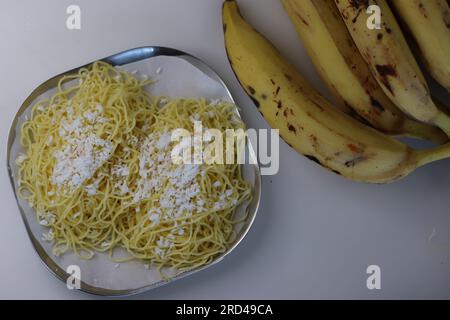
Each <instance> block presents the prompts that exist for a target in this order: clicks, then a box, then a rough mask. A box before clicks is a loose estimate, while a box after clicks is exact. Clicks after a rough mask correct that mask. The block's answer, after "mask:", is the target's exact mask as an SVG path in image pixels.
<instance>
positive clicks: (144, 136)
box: [16, 62, 251, 270]
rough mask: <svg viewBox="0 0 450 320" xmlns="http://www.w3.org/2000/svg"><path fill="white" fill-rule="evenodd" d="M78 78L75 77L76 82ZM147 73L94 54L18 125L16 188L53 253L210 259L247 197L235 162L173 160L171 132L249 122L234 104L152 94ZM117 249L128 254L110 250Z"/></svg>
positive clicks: (179, 261) (184, 264)
mask: <svg viewBox="0 0 450 320" xmlns="http://www.w3.org/2000/svg"><path fill="white" fill-rule="evenodd" d="M70 80H74V81H70ZM68 81H70V82H68ZM147 85H151V81H150V80H139V79H138V78H137V77H135V76H134V75H132V74H130V73H127V72H125V71H123V70H118V69H116V68H114V67H112V66H110V65H109V64H107V63H104V62H96V63H94V64H93V65H91V66H90V67H89V68H84V69H81V70H80V71H79V73H78V74H76V75H72V76H67V77H64V78H63V79H61V81H60V83H59V85H58V91H57V92H56V93H55V94H54V95H53V96H52V97H51V98H50V99H48V100H45V101H40V102H38V103H37V104H36V105H34V106H33V109H32V113H31V116H30V119H29V120H27V121H25V122H24V124H23V126H22V128H21V137H20V138H21V144H22V146H23V148H24V150H25V151H24V154H22V155H20V156H19V157H18V159H17V160H16V163H17V165H18V167H19V179H20V180H19V195H20V197H21V198H23V199H26V200H27V201H28V203H29V204H30V206H32V207H33V208H34V210H35V212H36V216H37V219H38V221H39V223H40V224H41V225H44V226H46V227H47V228H48V229H47V232H46V233H44V234H43V237H44V239H45V240H46V241H49V242H52V243H53V253H54V254H55V255H60V254H63V253H65V252H67V251H72V252H74V253H75V254H77V255H78V256H79V257H80V258H82V259H90V258H92V257H93V256H94V254H95V252H108V253H109V255H110V258H111V259H112V260H113V261H127V260H130V259H135V258H137V259H140V260H142V261H144V262H146V263H151V264H154V265H155V266H157V268H158V270H160V268H161V267H173V268H177V269H179V270H183V269H190V268H194V267H197V266H200V265H203V264H207V263H209V262H211V261H212V260H213V259H214V258H215V257H216V256H217V255H218V254H220V253H222V252H224V251H226V249H227V245H228V244H229V242H230V241H232V238H233V227H234V224H235V223H236V221H235V219H234V218H233V214H234V212H235V209H236V208H237V207H238V206H239V205H240V204H242V203H243V202H245V201H247V200H249V199H250V198H251V188H250V185H249V184H248V183H247V182H246V181H245V180H244V179H243V177H242V172H241V165H239V164H205V163H203V164H202V163H200V164H175V163H174V161H172V158H171V157H172V151H173V149H174V146H175V142H174V141H172V140H171V132H172V131H173V130H175V129H180V128H181V129H185V130H188V131H189V132H193V130H194V124H195V121H201V123H202V125H203V127H204V128H215V129H219V130H221V131H224V130H226V129H243V128H244V124H243V123H242V121H241V120H240V119H239V118H238V117H237V116H236V115H235V111H234V108H235V107H234V106H233V105H231V104H229V103H222V102H216V103H209V102H208V101H206V100H205V99H168V98H165V97H152V96H150V95H149V94H147V93H146V92H145V90H144V87H145V86H147ZM117 248H122V249H124V250H126V252H127V253H128V254H127V256H126V257H120V258H118V257H117V255H116V256H115V255H114V252H115V250H116V249H117Z"/></svg>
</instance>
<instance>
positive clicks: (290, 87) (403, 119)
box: [222, 0, 450, 183]
mask: <svg viewBox="0 0 450 320" xmlns="http://www.w3.org/2000/svg"><path fill="white" fill-rule="evenodd" d="M322 1H323V0H318V1H309V0H299V1H287V0H286V1H284V4H285V5H286V7H289V5H290V4H293V3H294V2H297V4H301V3H306V2H308V3H309V4H310V6H309V7H305V8H308V10H310V11H308V12H309V13H305V11H303V10H304V8H303V7H302V8H299V7H297V9H298V10H300V13H303V14H302V15H300V17H299V20H300V22H301V23H304V24H305V25H306V24H308V25H311V30H312V31H310V32H313V33H314V32H317V34H315V35H314V36H315V37H316V39H317V41H319V42H321V43H324V46H325V47H324V48H323V49H322V50H323V52H326V53H327V54H330V55H331V56H330V59H331V60H332V61H335V62H336V63H337V64H339V65H338V66H337V67H336V69H333V70H338V71H335V72H341V71H342V73H337V74H334V75H333V72H332V71H330V70H324V71H322V72H321V75H322V77H323V78H324V80H325V81H326V82H327V83H328V85H329V86H330V87H331V88H333V86H335V89H334V91H335V94H336V95H338V96H339V97H341V99H342V100H344V101H347V100H348V101H347V103H348V104H349V105H350V106H351V107H352V108H353V109H354V110H356V111H357V112H358V114H359V115H360V116H363V117H364V118H365V119H367V121H368V122H369V123H370V124H371V125H372V126H373V127H376V128H377V129H379V130H376V129H375V128H372V127H371V126H368V125H366V124H364V123H361V122H360V121H358V120H356V119H355V118H353V117H351V116H349V115H348V114H346V113H344V112H342V111H341V110H340V109H338V108H336V107H335V106H333V105H332V104H330V102H328V101H327V100H326V99H325V98H324V97H323V96H321V95H320V94H319V93H318V92H317V91H316V90H315V89H314V88H313V87H312V86H311V85H310V84H309V83H308V82H307V81H306V80H305V79H304V78H303V77H302V76H301V75H300V74H299V73H298V72H297V71H296V70H295V68H294V67H293V66H292V65H291V64H290V63H289V62H288V61H287V60H286V59H285V58H284V57H283V56H282V55H281V54H280V52H279V51H278V50H277V49H276V48H275V47H274V46H273V45H272V44H271V43H270V42H269V41H268V40H267V39H266V38H265V37H264V36H263V35H261V34H260V33H258V32H257V31H256V30H255V29H254V28H253V27H252V26H251V25H249V24H248V23H247V22H246V21H245V20H244V18H243V17H242V16H241V14H240V12H239V9H238V6H237V3H236V1H234V0H228V1H225V2H224V4H223V10H222V18H223V30H224V38H225V47H226V51H227V55H228V59H229V61H230V64H231V67H232V69H233V70H234V72H235V74H236V77H237V78H238V80H239V82H240V83H241V85H242V87H243V89H244V90H245V91H246V93H247V94H248V95H249V96H250V97H251V99H252V100H253V102H254V104H255V105H256V107H257V108H258V110H259V112H260V113H261V114H262V115H263V117H264V118H265V119H266V120H267V122H268V123H269V124H270V125H271V126H272V127H273V128H276V129H279V130H280V135H281V137H282V138H283V139H284V140H285V141H286V142H287V143H288V144H289V145H290V146H291V147H292V148H294V149H295V150H296V151H297V152H299V153H301V154H303V155H305V156H306V157H308V158H309V159H311V160H313V161H315V162H317V163H318V164H320V165H322V166H323V167H325V168H327V169H329V170H331V171H332V172H334V173H336V174H339V175H342V176H344V177H346V178H348V179H351V180H354V181H360V182H369V183H388V182H392V181H396V180H398V179H401V178H403V177H405V176H406V175H408V174H409V173H411V172H412V171H414V170H415V169H416V168H418V167H420V166H423V165H425V164H428V163H430V162H432V161H436V160H440V159H444V158H447V157H450V143H446V144H443V145H440V146H438V147H434V148H430V149H427V150H420V151H419V150H414V149H412V148H410V147H409V146H408V145H406V144H404V143H402V142H400V141H398V140H396V139H395V138H393V137H391V136H388V135H386V134H384V133H382V132H380V131H384V132H388V133H392V134H405V135H413V136H419V137H424V138H430V139H431V138H432V137H434V138H435V140H444V139H443V138H442V136H441V137H440V133H439V131H436V130H437V129H435V128H433V127H431V126H426V125H423V124H421V123H419V122H417V121H412V120H411V119H409V118H408V117H407V116H405V115H404V114H402V113H401V112H400V110H399V109H396V107H395V106H394V105H393V104H392V103H390V101H392V99H388V98H386V97H385V96H384V95H383V94H384V90H383V89H382V86H381V85H379V84H378V81H377V79H376V78H377V76H376V74H373V73H372V72H368V71H367V70H371V68H370V66H368V64H364V63H362V62H361V60H360V59H364V57H363V58H357V59H353V58H352V57H353V56H351V55H350V53H351V52H354V53H355V54H356V53H358V52H357V50H355V49H354V47H352V46H351V45H349V44H347V45H343V44H342V43H340V41H346V42H348V40H349V38H346V36H344V37H342V38H339V36H336V37H333V36H332V35H331V33H332V32H331V30H341V31H345V29H343V28H342V27H341V28H340V29H333V27H332V26H331V27H330V25H332V24H333V23H334V22H333V19H331V20H330V19H328V18H323V19H319V21H318V22H317V21H316V20H318V18H317V16H316V13H317V14H319V13H320V14H322V13H323V12H324V11H326V10H328V9H327V8H329V9H330V11H327V12H328V13H329V14H332V15H333V16H338V15H337V14H338V12H337V11H334V13H333V11H331V8H332V7H327V6H326V5H323V6H321V7H319V9H317V8H318V7H317V6H314V7H313V6H312V4H311V2H314V3H316V4H317V3H319V2H322ZM336 1H337V0H336ZM341 1H342V0H341ZM350 2H360V1H350ZM302 5H303V4H302ZM329 5H330V3H328V6H329ZM305 10H306V9H305ZM292 12H294V11H292ZM294 15H295V13H294ZM305 16H306V18H304V17H305ZM306 19H308V20H306ZM312 19H314V20H315V21H314V24H313V21H312ZM302 20H304V21H302ZM336 21H337V19H336ZM329 24H330V25H329ZM341 26H342V25H341ZM306 33H307V32H306V31H305V34H306ZM314 36H313V37H314ZM308 37H310V36H305V38H308ZM302 38H303V37H302ZM341 39H344V40H341ZM312 42H313V41H312V40H311V41H307V46H308V44H309V43H312ZM328 49H330V50H328ZM309 50H310V51H309V52H310V54H311V55H316V54H317V55H318V54H323V52H322V51H321V50H319V48H318V47H314V48H312V45H311V48H309ZM360 50H361V49H359V50H358V51H360ZM319 51H320V52H319ZM346 56H347V58H345V57H346ZM358 57H360V56H358ZM350 58H352V60H355V67H356V68H361V69H360V70H361V71H352V64H351V62H350V61H348V60H349V59H350ZM313 60H314V62H315V64H316V66H323V65H324V64H328V65H329V66H332V64H333V63H330V62H326V61H325V60H326V59H320V58H319V57H315V58H313ZM406 63H411V62H410V61H407V62H406ZM364 66H366V68H364ZM323 68H324V69H326V67H325V66H324V67H323ZM411 68H412V69H414V68H413V67H411ZM415 71H417V70H415ZM361 74H362V76H361ZM364 75H365V76H366V77H368V79H371V80H370V84H367V85H366V84H364V83H363V81H362V80H361V79H362V78H363V77H364ZM371 75H373V78H372V76H371ZM369 76H371V77H369ZM340 77H342V78H344V79H343V81H342V80H339V78H340ZM361 77H362V78H361ZM374 78H375V80H373V79H374ZM328 79H329V80H328ZM345 81H349V82H350V83H351V84H352V85H349V84H346V83H344V82H345ZM377 85H378V86H377ZM341 87H343V89H341ZM392 87H394V85H392ZM353 88H356V89H355V90H352V89H353ZM380 88H381V89H380ZM395 88H396V90H397V85H395ZM352 91H354V92H357V97H356V98H352V97H351V93H352ZM386 96H387V97H389V95H387V94H386ZM389 98H390V97H389ZM371 99H374V100H377V101H378V103H380V105H381V102H379V101H382V102H383V105H381V107H379V106H378V105H377V106H373V104H371V103H370V101H371ZM410 100H413V99H412V98H410ZM349 101H351V102H349ZM367 101H369V103H367ZM350 103H351V104H350ZM394 103H395V101H394ZM395 105H397V104H396V103H395ZM397 107H398V108H400V109H402V108H401V107H400V106H398V105H397ZM374 108H380V109H381V108H383V109H385V110H388V111H386V114H388V113H389V114H391V116H385V115H382V114H380V115H375V116H374V115H373V114H374V113H375V112H374V111H373V109H374ZM402 110H403V109H402ZM434 119H435V118H433V120H434ZM429 120H430V119H429ZM404 123H407V125H405V124H404ZM396 125H398V126H399V127H400V128H397V127H396Z"/></svg>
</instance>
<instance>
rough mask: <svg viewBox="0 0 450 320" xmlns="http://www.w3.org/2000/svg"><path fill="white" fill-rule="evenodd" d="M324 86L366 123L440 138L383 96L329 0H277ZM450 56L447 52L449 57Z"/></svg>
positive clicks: (394, 131)
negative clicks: (285, 12) (298, 36)
mask: <svg viewBox="0 0 450 320" xmlns="http://www.w3.org/2000/svg"><path fill="white" fill-rule="evenodd" d="M281 2H282V4H283V5H284V8H285V9H286V11H287V13H288V14H289V16H290V18H291V20H292V22H293V23H294V26H295V28H296V30H297V32H298V34H299V35H300V38H301V39H302V40H303V43H304V44H305V47H306V49H307V50H308V53H309V56H310V57H311V60H312V61H313V63H314V65H315V67H316V69H317V71H318V73H319V74H320V75H321V77H322V79H323V80H324V82H325V83H326V84H327V86H328V87H329V89H330V91H331V92H332V93H333V94H334V95H335V96H336V97H337V98H338V99H339V100H341V102H343V103H344V104H345V105H347V106H349V107H351V108H352V109H353V110H354V111H356V113H357V114H358V115H359V116H360V117H362V118H363V119H365V120H366V121H367V122H368V123H369V124H370V125H371V126H372V127H374V128H376V129H378V130H380V131H382V132H384V133H387V134H390V135H398V136H412V137H417V138H423V139H427V140H433V141H435V142H437V143H442V142H445V141H447V140H448V138H447V136H446V135H445V134H444V133H443V132H442V131H441V130H439V129H437V128H435V127H432V126H429V125H426V124H424V123H421V122H418V121H415V120H412V119H411V118H409V117H408V116H406V115H405V114H404V113H403V112H402V111H401V110H400V109H398V108H397V107H396V106H395V105H394V104H393V103H392V102H391V100H390V99H389V98H388V97H387V96H386V95H385V93H384V92H383V90H382V89H381V88H380V86H379V84H378V83H377V81H376V80H375V78H374V77H373V75H372V73H371V71H370V69H369V67H368V66H367V64H366V62H365V61H364V59H363V58H362V57H361V54H360V53H359V51H358V48H357V47H356V46H355V44H354V43H353V40H352V38H351V36H350V34H349V32H348V30H347V27H346V26H345V23H344V22H343V21H342V18H341V16H340V13H339V11H338V9H337V7H336V5H335V4H334V0H281ZM449 58H450V57H449Z"/></svg>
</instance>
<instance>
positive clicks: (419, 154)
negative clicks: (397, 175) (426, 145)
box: [415, 142, 450, 167]
mask: <svg viewBox="0 0 450 320" xmlns="http://www.w3.org/2000/svg"><path fill="white" fill-rule="evenodd" d="M446 158H450V142H448V143H446V144H443V145H441V146H439V147H435V148H431V149H427V150H421V151H416V155H415V159H416V161H417V164H418V167H421V166H424V165H426V164H429V163H431V162H434V161H438V160H442V159H446Z"/></svg>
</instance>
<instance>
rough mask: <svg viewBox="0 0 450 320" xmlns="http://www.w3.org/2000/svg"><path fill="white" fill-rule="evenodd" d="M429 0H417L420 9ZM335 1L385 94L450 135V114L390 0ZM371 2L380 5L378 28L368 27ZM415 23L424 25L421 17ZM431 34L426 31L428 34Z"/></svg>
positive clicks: (416, 26) (413, 23) (406, 109)
mask: <svg viewBox="0 0 450 320" xmlns="http://www.w3.org/2000/svg"><path fill="white" fill-rule="evenodd" d="M407 1H408V2H410V0H407ZM428 1H430V0H427V1H420V2H418V3H417V4H418V5H417V10H421V9H420V7H419V4H420V3H422V4H423V3H426V2H428ZM334 2H335V3H336V6H337V8H338V10H339V12H340V13H341V16H342V19H343V20H344V22H345V24H346V25H347V29H348V31H349V32H350V34H351V36H352V39H353V40H354V42H355V44H356V46H357V47H358V49H359V51H360V52H361V54H362V57H363V58H364V60H365V62H366V63H367V65H368V66H369V68H370V69H371V71H372V74H373V75H374V76H375V79H376V80H377V81H378V83H379V85H380V86H381V88H382V89H383V91H384V92H385V93H386V95H387V96H388V97H389V98H390V99H391V100H392V101H393V102H394V103H395V104H396V105H397V106H398V107H399V108H400V109H401V110H403V112H405V113H406V114H408V115H410V116H412V117H413V118H415V119H417V120H420V121H423V122H427V123H430V124H434V125H436V126H438V127H440V128H441V129H442V130H444V131H445V132H446V133H447V135H450V117H449V116H448V115H447V114H446V113H445V112H443V111H442V110H440V109H439V108H438V107H437V106H436V104H435V103H434V102H433V100H432V98H431V94H430V90H429V88H428V85H427V83H426V81H425V78H424V75H423V74H422V72H421V70H420V68H419V65H418V64H417V61H416V60H415V58H414V55H413V54H412V52H411V50H410V48H409V46H408V43H407V41H406V39H405V37H404V35H403V33H402V31H401V29H400V26H399V24H398V22H397V20H396V19H395V16H394V14H393V12H392V11H391V9H390V7H389V5H388V3H387V1H386V0H364V1H355V0H334ZM393 2H394V3H396V2H397V1H393ZM430 2H431V1H430ZM371 5H377V6H378V7H379V8H380V9H381V14H382V21H383V23H382V26H381V29H379V30H376V29H375V30H371V29H369V28H368V27H367V15H366V14H365V12H366V10H367V8H368V7H369V6H371ZM408 8H410V7H409V6H408ZM414 8H416V7H414ZM414 8H413V9H414ZM447 8H448V7H447ZM412 25H415V28H416V29H417V28H423V26H422V25H421V24H420V22H418V21H413V22H412ZM434 32H436V31H434V30H433V31H432V32H431V34H432V33H434ZM428 36H429V35H428V34H427V35H426V37H428ZM432 41H433V40H431V41H423V42H427V43H429V42H432ZM437 41H439V42H440V41H442V40H441V39H438V40H437ZM444 41H445V39H444ZM431 50H433V49H431ZM446 59H447V67H448V59H450V57H448V56H447V57H446ZM443 68H445V67H443Z"/></svg>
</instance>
